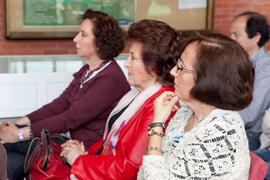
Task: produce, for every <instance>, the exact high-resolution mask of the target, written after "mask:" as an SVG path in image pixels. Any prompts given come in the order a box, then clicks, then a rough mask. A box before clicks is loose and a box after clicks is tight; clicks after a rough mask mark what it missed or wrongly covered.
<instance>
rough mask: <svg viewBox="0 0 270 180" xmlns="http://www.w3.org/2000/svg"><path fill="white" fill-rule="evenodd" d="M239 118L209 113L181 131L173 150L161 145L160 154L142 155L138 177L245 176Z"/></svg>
mask: <svg viewBox="0 0 270 180" xmlns="http://www.w3.org/2000/svg"><path fill="white" fill-rule="evenodd" d="M238 116H239V115H238ZM239 118H240V116H239V117H236V120H235V119H233V120H232V119H230V117H226V116H219V117H217V116H216V117H212V119H209V120H207V121H205V122H204V123H201V124H200V125H199V126H197V127H194V128H193V129H192V130H191V131H190V132H188V133H185V134H184V136H183V137H182V139H180V142H179V144H178V145H177V146H176V147H175V148H174V150H173V151H170V150H169V149H168V148H170V149H172V147H163V146H162V148H163V150H164V151H165V152H164V154H163V156H158V155H147V156H144V157H143V163H142V166H141V167H140V170H139V173H138V179H139V180H142V179H146V180H173V179H239V178H240V179H248V172H249V165H250V157H249V150H248V143H247V139H246V135H245V131H244V124H243V122H240V125H239V124H238V125H237V123H239V120H240V121H242V120H241V118H240V119H239ZM166 133H167V132H166ZM168 136H170V135H168ZM169 139H170V138H168V137H167V139H166V138H165V139H164V140H169ZM164 144H167V145H168V144H170V143H163V145H164ZM171 144H173V143H171ZM166 152H167V153H166ZM168 152H170V153H171V154H168Z"/></svg>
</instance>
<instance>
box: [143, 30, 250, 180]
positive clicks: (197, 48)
mask: <svg viewBox="0 0 270 180" xmlns="http://www.w3.org/2000/svg"><path fill="white" fill-rule="evenodd" d="M185 47H186V48H185V49H184V52H183V53H182V55H181V58H179V59H178V62H177V65H176V66H175V67H174V68H173V69H172V70H171V74H172V75H173V76H174V77H175V80H174V87H175V93H173V92H164V93H163V94H162V95H161V96H159V97H158V98H157V99H156V100H155V102H154V118H153V124H157V123H164V122H165V120H166V119H167V118H168V116H169V115H170V113H171V112H172V111H175V110H177V109H178V108H177V107H176V106H175V104H176V103H177V102H178V99H180V100H181V101H182V102H183V103H184V104H185V105H183V106H182V107H181V108H180V109H179V110H178V111H177V112H176V114H175V116H174V117H173V118H172V119H171V121H170V123H169V125H168V127H167V129H166V133H165V137H163V138H162V136H160V135H159V134H158V133H162V127H158V126H156V127H153V128H151V129H150V130H149V133H148V134H149V142H148V147H147V149H146V152H147V155H145V156H143V163H142V166H141V167H140V171H139V173H138V179H155V180H157V179H162V180H166V179H170V180H172V179H212V178H213V179H248V177H249V167H250V156H249V148H248V141H247V136H246V133H245V129H244V122H243V120H242V118H241V116H240V115H239V114H238V112H237V110H240V109H243V108H245V107H246V106H248V105H249V104H250V102H251V100H252V91H253V81H254V69H253V67H252V64H251V62H250V61H249V60H248V55H247V53H246V52H245V50H244V49H243V48H242V47H241V46H240V45H239V44H238V43H236V42H235V41H234V40H232V39H230V38H228V37H226V36H224V35H221V34H217V33H211V32H209V33H194V34H193V35H192V36H191V37H190V39H188V40H187V41H186V46H185ZM153 132H155V133H153Z"/></svg>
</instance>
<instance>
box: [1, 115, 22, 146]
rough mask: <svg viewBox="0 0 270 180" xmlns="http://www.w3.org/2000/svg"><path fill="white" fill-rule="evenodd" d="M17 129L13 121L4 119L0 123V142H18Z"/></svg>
mask: <svg viewBox="0 0 270 180" xmlns="http://www.w3.org/2000/svg"><path fill="white" fill-rule="evenodd" d="M18 131H19V129H18V128H17V126H16V125H15V123H13V122H10V121H8V120H5V121H4V122H3V123H2V125H0V139H1V143H3V144H4V143H15V142H18V141H19V139H18Z"/></svg>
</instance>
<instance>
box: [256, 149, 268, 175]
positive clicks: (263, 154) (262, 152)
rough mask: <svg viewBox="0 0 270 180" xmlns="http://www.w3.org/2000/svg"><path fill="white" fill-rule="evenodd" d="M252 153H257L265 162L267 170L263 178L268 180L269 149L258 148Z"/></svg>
mask: <svg viewBox="0 0 270 180" xmlns="http://www.w3.org/2000/svg"><path fill="white" fill-rule="evenodd" d="M253 153H255V154H256V155H258V156H259V157H260V158H262V159H263V160H264V161H265V162H266V163H267V166H268V170H267V173H266V176H265V178H266V179H268V180H270V151H269V150H268V149H267V148H265V149H258V150H256V151H253Z"/></svg>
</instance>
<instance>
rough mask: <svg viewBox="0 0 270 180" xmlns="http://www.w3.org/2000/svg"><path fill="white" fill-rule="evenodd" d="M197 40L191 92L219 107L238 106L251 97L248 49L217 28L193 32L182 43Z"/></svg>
mask: <svg viewBox="0 0 270 180" xmlns="http://www.w3.org/2000/svg"><path fill="white" fill-rule="evenodd" d="M191 43H195V44H196V48H197V49H196V53H197V55H196V61H195V64H194V71H195V74H196V75H195V85H194V86H193V88H192V89H191V92H190V94H191V96H192V97H193V98H194V99H197V100H199V101H200V102H203V103H206V104H210V105H213V106H216V107H218V108H221V109H229V110H240V109H243V108H245V107H247V106H248V105H249V104H250V102H251V101H252V92H253V84H254V75H255V71H254V67H253V65H252V63H251V62H250V61H249V57H248V54H247V52H246V51H245V50H244V49H243V48H242V47H241V46H240V45H239V44H238V43H237V42H236V41H234V40H232V39H231V38H229V37H227V36H225V35H222V34H219V33H216V32H211V31H209V32H206V31H205V32H193V33H192V34H190V35H189V36H188V38H186V39H185V42H184V44H185V47H187V46H188V45H190V44H191Z"/></svg>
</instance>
